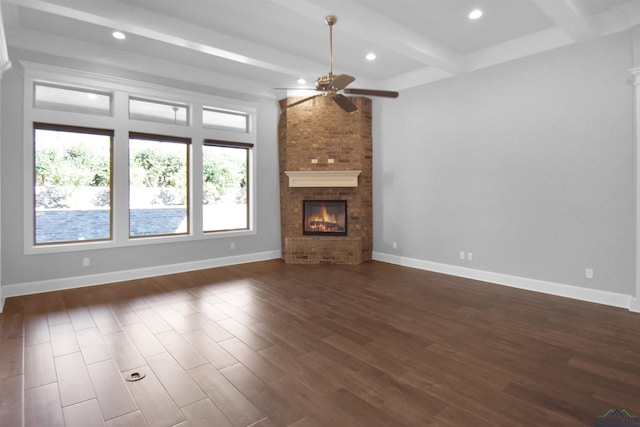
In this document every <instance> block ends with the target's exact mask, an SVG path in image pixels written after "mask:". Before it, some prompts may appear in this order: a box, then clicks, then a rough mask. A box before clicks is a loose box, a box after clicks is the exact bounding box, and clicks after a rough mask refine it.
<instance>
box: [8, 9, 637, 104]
mask: <svg viewBox="0 0 640 427" xmlns="http://www.w3.org/2000/svg"><path fill="white" fill-rule="evenodd" d="M475 8H480V9H482V10H483V12H484V15H483V17H482V18H481V19H479V20H477V21H471V20H469V19H468V17H467V15H468V13H469V12H470V11H471V10H472V9H475ZM329 14H333V15H336V16H337V17H338V23H337V24H336V25H335V27H334V34H333V37H334V52H333V54H334V55H333V56H334V72H335V73H336V74H340V73H348V74H351V75H353V76H355V77H356V78H357V80H356V82H355V83H353V84H352V85H351V87H358V88H371V89H390V90H399V91H402V90H406V89H409V88H411V87H414V86H417V85H421V84H425V83H428V82H431V81H435V80H438V79H442V78H446V77H449V76H452V75H455V74H459V73H464V72H469V71H473V70H476V69H479V68H483V67H487V66H490V65H494V64H498V63H502V62H506V61H509V60H513V59H517V58H521V57H524V56H527V55H531V54H535V53H538V52H542V51H545V50H550V49H554V48H557V47H561V46H566V45H569V44H572V43H579V42H581V41H584V40H589V39H591V38H594V37H600V36H604V35H607V34H611V33H615V32H618V31H623V30H626V29H629V28H631V27H632V26H634V25H636V24H638V23H640V0H317V1H314V2H311V1H308V0H180V1H177V0H108V1H107V0H2V17H3V24H4V32H5V37H6V42H7V44H8V46H9V48H15V49H24V50H31V51H36V52H42V53H50V54H54V55H58V56H63V57H67V58H71V59H77V60H85V61H87V60H88V61H91V62H95V63H98V64H102V65H108V66H114V67H119V68H124V69H129V70H134V71H140V72H143V73H147V74H155V75H159V76H163V77H169V78H174V79H182V80H188V81H192V82H195V83H198V84H205V85H210V86H215V87H221V88H225V89H229V90H236V91H240V92H244V93H255V94H258V95H261V96H269V97H276V96H278V97H279V96H281V95H280V94H277V93H276V92H275V91H274V90H273V89H272V88H274V87H297V86H299V85H298V84H297V83H296V81H297V80H298V78H300V77H302V78H305V79H306V80H307V82H309V83H308V84H307V85H306V86H309V85H313V82H314V80H315V78H316V77H318V76H320V75H325V74H327V72H328V71H329V29H328V27H327V26H326V25H325V24H324V17H325V16H326V15H329ZM113 30H121V31H123V32H124V33H126V34H127V39H126V40H123V41H118V40H115V39H113V38H112V37H111V33H112V31H113ZM368 52H375V53H376V55H377V59H376V60H375V61H372V62H370V61H367V60H366V59H365V54H366V53H368Z"/></svg>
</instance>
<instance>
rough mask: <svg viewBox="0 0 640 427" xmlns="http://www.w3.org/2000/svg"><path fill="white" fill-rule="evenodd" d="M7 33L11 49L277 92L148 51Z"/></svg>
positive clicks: (251, 90)
mask: <svg viewBox="0 0 640 427" xmlns="http://www.w3.org/2000/svg"><path fill="white" fill-rule="evenodd" d="M3 1H4V0H3ZM8 34H9V35H10V36H11V40H13V42H11V43H10V46H11V48H12V49H21V50H25V51H35V52H46V53H48V54H51V55H55V56H58V57H61V58H69V59H73V60H77V61H80V62H89V63H92V64H100V65H104V66H107V67H112V68H117V69H123V70H128V71H132V72H135V73H146V74H149V75H154V76H160V77H164V78H167V79H176V78H177V76H189V79H188V81H189V83H192V84H195V85H202V86H207V87H215V88H219V89H224V90H227V91H229V92H239V93H244V94H249V95H252V96H262V97H265V98H275V97H276V96H277V94H275V93H274V91H273V90H269V89H267V87H268V85H267V84H264V83H261V82H256V81H254V80H248V79H243V78H240V77H236V76H230V75H228V74H223V73H218V72H216V71H212V70H207V69H204V68H201V67H194V66H191V65H188V64H179V63H176V62H173V61H168V60H164V59H160V58H156V57H154V56H152V55H142V54H137V53H132V52H127V51H124V50H120V49H115V48H110V47H105V46H101V47H100V51H99V53H96V46H95V45H94V44H91V43H87V42H84V41H82V40H77V39H69V38H66V37H60V36H54V35H51V34H44V33H39V32H37V31H32V30H25V29H21V28H13V29H9V31H8Z"/></svg>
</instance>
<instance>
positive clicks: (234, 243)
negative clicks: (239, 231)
mask: <svg viewBox="0 0 640 427" xmlns="http://www.w3.org/2000/svg"><path fill="white" fill-rule="evenodd" d="M229 247H230V248H231V250H233V249H235V248H236V242H231V244H230V245H229Z"/></svg>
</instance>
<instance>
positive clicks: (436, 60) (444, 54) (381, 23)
mask: <svg viewBox="0 0 640 427" xmlns="http://www.w3.org/2000/svg"><path fill="white" fill-rule="evenodd" d="M270 1H271V2H273V3H276V4H278V5H279V6H282V7H286V8H287V9H290V10H293V11H294V12H297V13H299V14H301V15H304V16H307V17H310V18H313V19H321V18H324V17H325V16H326V15H330V14H338V13H339V16H338V22H339V23H340V30H341V31H344V32H347V33H349V34H351V35H354V36H356V37H359V38H361V39H363V40H368V41H370V42H373V43H376V44H379V45H381V46H384V47H386V48H388V49H391V50H393V51H395V52H398V53H401V54H403V55H406V56H408V57H410V58H412V59H414V60H416V61H419V62H421V63H423V64H425V65H429V66H432V67H435V68H438V69H440V70H442V71H445V72H447V73H449V74H459V73H461V72H464V71H465V67H464V61H463V57H462V55H459V54H457V53H456V52H454V51H452V50H450V49H448V48H446V47H445V46H443V45H441V44H439V43H436V42H434V41H433V40H430V39H428V38H426V37H424V36H422V35H420V34H418V33H415V32H413V31H411V30H408V29H407V28H406V27H404V26H403V25H400V24H398V23H397V22H395V21H392V20H390V19H388V18H387V17H385V16H383V15H381V14H379V13H377V12H374V11H373V10H371V9H369V8H366V7H363V6H360V5H358V4H356V3H354V2H347V1H344V0H324V1H322V2H321V3H320V4H322V6H318V5H317V4H316V2H312V1H309V0H294V1H293V0H270Z"/></svg>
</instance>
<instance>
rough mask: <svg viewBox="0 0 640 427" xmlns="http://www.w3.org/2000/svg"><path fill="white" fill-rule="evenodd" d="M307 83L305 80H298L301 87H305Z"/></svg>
mask: <svg viewBox="0 0 640 427" xmlns="http://www.w3.org/2000/svg"><path fill="white" fill-rule="evenodd" d="M306 82H307V81H306V80H305V79H298V84H299V85H303V84H305V83H306Z"/></svg>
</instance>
